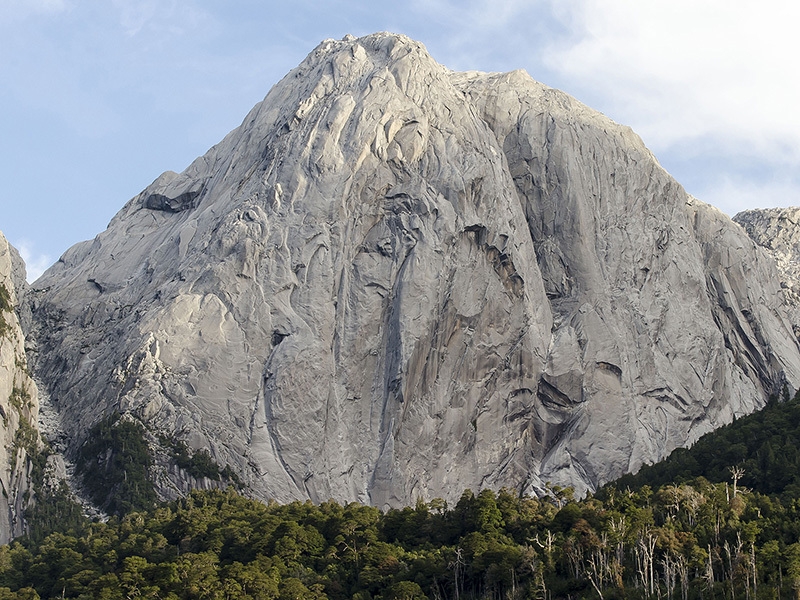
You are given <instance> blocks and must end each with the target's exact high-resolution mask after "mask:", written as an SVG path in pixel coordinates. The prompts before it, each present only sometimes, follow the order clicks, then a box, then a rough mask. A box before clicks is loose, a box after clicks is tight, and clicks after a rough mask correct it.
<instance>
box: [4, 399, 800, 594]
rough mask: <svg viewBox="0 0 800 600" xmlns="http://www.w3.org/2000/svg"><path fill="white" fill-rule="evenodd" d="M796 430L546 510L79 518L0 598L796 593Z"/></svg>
mask: <svg viewBox="0 0 800 600" xmlns="http://www.w3.org/2000/svg"><path fill="white" fill-rule="evenodd" d="M799 423H800V398H795V399H793V400H791V401H787V402H784V403H779V402H772V403H770V405H769V406H768V407H767V408H766V409H765V410H764V411H763V412H762V413H759V414H757V415H753V416H751V417H747V418H743V419H740V420H739V421H737V422H736V423H734V424H732V425H731V426H729V427H727V428H724V429H722V430H720V431H719V432H718V433H715V434H713V435H710V436H708V437H706V438H703V439H702V440H700V441H699V442H698V443H697V444H696V445H695V447H694V448H692V449H690V450H688V451H683V452H678V453H676V454H675V455H673V457H672V458H670V460H669V461H667V462H666V463H664V464H663V465H660V466H656V467H652V468H648V469H644V470H643V471H642V472H641V473H640V474H639V475H637V476H635V477H627V478H625V479H623V480H621V481H620V482H617V483H616V484H614V485H609V486H606V487H605V488H604V489H603V490H601V491H600V492H599V493H598V494H597V495H596V496H593V497H592V496H590V497H588V498H586V499H584V500H581V501H575V500H574V499H573V498H572V494H571V490H569V489H567V490H562V489H559V488H557V487H554V488H552V489H551V490H550V491H551V495H550V496H549V497H547V498H541V499H535V498H520V497H518V496H517V495H516V494H514V493H510V492H508V491H506V490H501V491H500V492H499V493H494V492H492V491H491V490H483V491H481V492H480V493H479V494H478V495H474V494H473V493H472V492H470V491H469V490H467V491H466V492H464V493H463V495H462V496H461V499H460V500H459V502H458V503H457V504H456V506H454V507H448V506H447V504H446V503H445V502H444V501H443V500H440V499H435V500H432V501H431V502H428V503H425V502H422V501H420V502H418V503H417V504H416V506H414V507H408V508H404V509H402V510H390V511H388V512H386V513H382V512H381V511H379V510H378V509H376V508H373V507H369V506H363V505H359V504H355V503H353V504H348V505H346V506H342V505H340V504H338V503H336V502H333V501H329V502H325V503H323V504H321V505H314V504H312V503H311V502H305V503H301V502H294V503H291V504H287V505H279V504H277V503H269V504H263V503H260V502H257V501H254V500H249V499H246V498H244V497H242V496H241V495H240V494H238V493H237V492H236V491H235V490H234V489H233V488H229V489H228V490H227V491H221V490H214V491H206V492H193V493H192V494H191V495H190V496H189V497H188V498H186V499H184V500H180V501H177V502H173V503H168V504H160V505H157V506H153V507H152V508H149V509H148V510H145V511H134V512H129V513H128V514H126V515H125V516H122V517H114V518H112V519H110V520H109V521H108V522H106V523H101V522H92V523H90V522H87V521H86V520H82V521H80V520H76V519H74V518H73V519H72V521H71V522H70V525H69V526H68V527H67V526H66V525H65V524H58V526H57V528H56V529H54V530H53V532H51V533H50V534H49V535H47V536H46V537H45V536H44V535H40V536H38V537H34V538H23V539H20V540H18V541H16V542H15V543H13V544H12V545H10V546H5V547H2V548H0V600H2V599H3V598H37V597H41V598H172V599H177V598H180V599H183V598H186V599H195V598H198V599H199V598H243V599H250V598H253V599H256V598H259V599H260V598H275V599H280V600H282V599H291V598H311V599H314V598H330V599H332V600H339V599H341V600H345V599H346V600H366V599H387V600H388V599H399V598H405V599H422V598H440V599H456V598H457V599H459V600H461V599H473V598H497V599H499V598H508V599H515V598H542V599H548V598H601V599H610V598H636V599H639V598H641V599H649V598H654V599H655V598H659V599H661V598H664V599H667V598H669V599H673V598H680V599H681V600H689V599H714V598H716V599H720V600H721V599H730V600H735V599H736V598H737V597H738V598H740V599H743V600H751V599H752V600H757V599H760V598H764V599H766V598H770V599H772V598H799V597H800V541H798V540H800V499H798V498H797V496H796V494H795V493H794V490H795V489H796V488H794V487H793V486H795V485H797V481H798V480H797V476H798V475H797V473H798V469H797V464H796V461H795V460H794V459H793V456H795V455H794V454H792V453H791V452H790V450H789V447H790V446H789V445H790V444H792V443H793V440H795V439H796V437H795V436H796V435H797V431H798V424H799ZM120 425H121V424H120V423H119V422H117V421H113V420H112V421H109V423H106V424H104V425H103V426H102V427H101V428H100V430H99V433H100V434H101V435H99V439H100V440H105V442H104V444H105V446H103V447H101V446H97V447H92V448H93V449H92V450H91V451H89V450H87V456H89V457H95V460H93V461H92V463H93V464H97V465H103V464H108V462H109V461H110V460H112V459H113V456H114V454H115V453H118V452H129V451H130V448H133V449H134V453H135V452H136V450H135V449H136V448H138V447H139V445H138V442H134V443H133V445H132V446H129V443H130V442H131V440H134V439H135V438H137V436H136V435H134V434H136V431H134V430H133V429H131V430H130V431H127V430H120V429H117V430H116V432H114V431H113V430H114V429H115V428H119V427H120ZM126 432H127V433H126ZM140 433H141V432H139V434H140ZM115 436H116V437H115ZM122 440H125V442H124V443H121V441H122ZM120 446H121V447H122V450H120V449H119V448H120ZM104 448H105V449H104ZM109 448H110V450H109ZM769 448H772V452H769V451H768V450H769ZM179 451H180V448H178V452H179ZM778 454H781V455H783V458H778V456H777V455H778ZM104 457H105V458H104ZM186 460H189V458H186ZM780 461H783V462H780ZM198 465H199V466H198V468H200V466H202V465H200V463H199V462H198ZM676 465H677V466H676ZM731 467H735V469H734V470H732V469H731ZM781 467H782V468H784V469H785V471H784V472H781V473H780V474H779V475H780V479H777V475H778V474H776V472H775V469H779V468H781ZM680 469H687V472H686V473H684V472H681V471H680ZM742 469H743V470H744V473H742V471H741V470H742ZM212 471H213V469H212ZM698 473H703V474H705V475H706V476H707V477H703V476H697V474H698ZM770 473H772V476H770V475H769V474H770ZM103 474H106V475H107V474H108V471H102V472H101V473H99V475H103ZM212 474H213V473H212ZM748 474H749V475H750V479H746V475H748ZM676 475H677V476H680V480H679V481H672V480H670V481H666V479H664V478H668V477H673V478H674V477H675V476H676ZM712 477H717V478H718V479H719V482H718V483H713V482H711V481H709V478H712ZM659 478H660V479H659ZM733 479H735V480H736V481H733ZM662 480H663V481H665V482H664V483H661V481H662ZM781 482H782V483H781ZM742 483H747V486H745V487H743V486H742V485H741V484H742ZM651 484H652V485H651ZM762 489H763V490H765V491H769V492H772V495H770V494H767V493H763V492H762V491H761V490H762ZM122 508H124V507H122ZM121 511H122V509H121ZM72 516H74V515H72Z"/></svg>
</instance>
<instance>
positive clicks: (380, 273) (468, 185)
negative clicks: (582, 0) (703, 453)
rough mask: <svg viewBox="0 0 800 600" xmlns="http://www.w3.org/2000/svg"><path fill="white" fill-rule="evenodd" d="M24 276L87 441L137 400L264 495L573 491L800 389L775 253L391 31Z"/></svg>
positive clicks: (523, 84)
mask: <svg viewBox="0 0 800 600" xmlns="http://www.w3.org/2000/svg"><path fill="white" fill-rule="evenodd" d="M35 287H36V288H37V289H36V291H35V293H34V295H35V298H34V303H33V304H34V317H35V323H34V330H35V331H36V335H37V338H38V344H39V352H38V355H37V356H38V358H37V364H36V370H37V373H38V375H39V376H40V377H41V378H42V379H43V380H44V381H46V382H47V384H48V387H49V391H50V394H51V397H52V398H53V400H54V401H55V402H56V404H57V406H58V407H59V410H60V411H61V415H62V418H63V419H64V421H65V423H66V424H67V427H68V428H69V429H70V430H72V431H74V432H76V436H75V440H76V441H75V443H76V444H78V443H80V440H81V432H85V431H86V429H88V428H89V427H90V426H91V425H92V424H93V423H95V422H96V421H97V420H98V419H99V418H101V416H102V414H103V413H108V412H109V411H111V410H115V409H116V410H120V411H123V412H130V413H133V414H135V415H136V416H137V417H138V418H140V419H141V420H142V421H143V422H145V423H146V425H147V426H148V427H149V428H150V429H151V430H152V431H160V432H164V433H167V434H170V435H177V436H178V437H180V438H181V439H183V440H185V441H186V442H187V443H188V444H189V445H190V446H192V447H193V448H208V449H209V451H210V452H211V453H212V455H213V456H214V458H215V459H216V460H217V461H218V462H219V463H220V465H229V466H231V467H232V468H233V469H234V470H236V471H237V472H238V473H239V474H240V476H241V478H242V480H243V481H244V482H245V483H246V484H247V485H248V486H249V489H250V490H251V492H252V493H253V494H254V495H256V496H259V497H262V498H266V497H272V498H275V499H278V500H290V499H295V498H311V499H312V500H325V499H327V498H329V497H333V498H335V499H337V500H341V501H351V500H358V501H363V502H370V503H372V504H375V505H378V506H381V507H384V506H397V505H400V504H407V503H410V502H413V501H414V500H415V499H416V498H418V497H423V498H431V497H436V496H439V497H443V498H445V499H448V500H454V499H457V498H458V496H459V495H460V493H461V491H462V490H463V489H464V488H467V487H469V488H472V489H475V490H477V489H479V488H481V487H485V486H491V487H495V488H497V487H500V486H509V487H513V488H517V489H519V490H521V491H524V492H533V493H535V492H537V491H541V490H542V489H543V488H544V486H545V484H546V483H547V482H553V483H557V484H561V485H574V486H576V488H577V489H578V491H585V490H587V489H594V488H595V486H597V485H598V484H599V483H602V482H604V481H607V480H609V479H610V478H613V477H616V476H618V475H621V474H623V473H625V472H627V471H630V470H635V469H637V468H638V466H639V465H641V464H642V463H643V462H652V461H655V460H658V459H660V458H662V457H664V456H665V455H666V454H667V453H669V452H670V451H671V450H672V449H673V448H675V447H676V446H681V445H685V444H687V443H690V442H692V441H693V440H695V439H696V438H697V437H699V436H700V435H702V434H703V433H705V432H707V431H709V430H711V429H713V428H714V427H717V426H719V425H721V424H723V423H726V422H728V421H730V420H731V419H732V418H733V417H734V416H735V415H738V414H744V413H747V412H750V411H752V410H754V409H756V408H758V407H760V406H762V405H763V403H764V402H765V399H766V396H767V395H768V394H769V393H771V392H773V391H774V390H776V389H779V388H780V387H781V386H782V385H783V384H784V382H788V383H789V385H790V386H792V387H797V386H798V385H800V352H798V342H797V339H796V338H795V336H794V334H793V333H792V330H791V326H790V324H789V322H788V318H787V313H786V310H785V307H784V302H785V300H784V297H783V293H782V291H781V288H780V285H779V283H778V278H777V274H776V271H775V267H774V265H773V264H772V262H771V261H770V260H769V259H768V258H767V257H766V256H765V255H764V254H763V253H761V252H759V251H757V250H756V248H755V246H754V244H753V242H751V241H750V240H749V238H748V237H747V235H746V234H745V233H744V231H742V230H741V229H740V228H739V227H738V226H736V225H734V224H733V223H732V222H731V221H730V220H729V219H728V218H727V217H725V216H724V215H723V214H721V213H720V212H718V211H717V210H715V209H714V208H712V207H709V206H707V205H704V204H702V203H701V202H698V201H696V200H693V199H692V198H690V197H689V196H687V194H686V193H685V192H684V191H683V189H682V188H681V187H680V186H679V185H678V184H677V183H676V182H675V181H674V180H673V179H672V178H671V177H670V176H669V175H668V174H667V173H666V172H665V171H664V170H663V169H662V168H661V167H660V166H659V165H658V164H657V162H656V160H655V159H654V157H653V156H652V155H651V154H650V152H649V151H647V149H646V148H645V147H644V146H643V144H642V143H641V141H640V140H639V139H638V137H636V136H635V135H634V134H633V133H632V132H631V131H630V130H629V129H628V128H625V127H621V126H619V125H617V124H615V123H613V122H612V121H610V120H608V119H607V118H605V117H604V116H602V115H600V114H599V113H596V112H594V111H591V110H590V109H588V108H586V107H584V106H582V105H580V104H579V103H578V102H576V101H575V100H573V99H571V98H570V97H568V96H566V95H565V94H563V93H561V92H558V91H556V90H552V89H550V88H547V87H545V86H543V85H540V84H538V83H536V82H535V81H533V80H532V79H531V78H530V77H529V76H528V75H526V74H525V73H523V72H514V73H509V74H503V75H496V74H482V73H454V72H451V71H449V70H447V69H445V68H444V67H442V66H440V65H438V64H437V63H436V62H435V61H434V60H433V59H432V58H431V57H430V56H429V55H428V54H427V52H426V51H425V49H424V47H423V46H422V45H421V44H419V43H416V42H413V41H411V40H409V39H407V38H404V37H402V36H396V35H392V34H376V35H372V36H368V37H365V38H361V39H354V38H351V37H348V38H345V39H344V40H342V41H326V42H323V43H322V44H321V45H320V46H319V47H318V48H317V49H316V50H314V51H313V52H312V53H311V54H310V55H309V56H308V58H307V59H306V60H305V61H304V62H303V63H302V64H301V65H300V66H299V67H297V68H296V69H295V70H293V71H292V72H290V73H289V74H288V75H287V76H286V77H285V78H284V79H283V80H282V81H281V82H280V83H278V84H277V85H276V86H275V87H274V88H273V89H272V90H271V91H270V93H269V95H268V96H267V97H266V99H265V100H264V101H263V102H262V103H260V104H259V105H257V106H256V107H255V108H254V109H253V110H252V111H251V113H250V114H249V115H248V116H247V117H246V118H245V120H244V122H243V123H242V125H241V126H240V127H239V128H238V129H236V130H234V131H233V132H231V133H230V134H229V135H228V136H227V137H226V138H225V139H224V140H223V141H222V142H221V143H220V144H218V145H217V146H215V147H214V148H212V149H211V150H209V152H208V153H207V154H206V155H205V156H203V157H201V158H199V159H197V160H196V161H195V162H194V163H192V165H191V166H190V167H189V168H188V169H187V170H186V171H184V172H183V173H181V174H175V173H165V174H164V175H162V176H161V177H159V178H158V179H157V180H156V181H155V182H154V183H153V184H152V185H151V186H150V187H149V188H147V189H146V190H144V191H143V192H142V193H141V194H140V195H138V196H137V197H135V198H133V199H132V200H131V201H130V202H128V204H127V205H126V206H125V207H124V208H123V209H122V210H121V211H120V212H119V213H118V214H117V216H116V217H115V218H114V219H113V220H112V222H111V223H110V224H109V227H108V229H107V230H106V231H105V232H103V233H101V234H100V235H98V236H97V237H96V238H95V239H94V240H93V241H89V242H84V243H82V244H78V245H77V246H75V247H73V248H71V249H70V250H69V251H68V252H67V253H65V254H64V256H63V257H62V258H61V259H60V260H59V262H58V263H57V264H56V265H54V266H53V267H52V268H51V269H50V270H48V271H47V272H46V273H45V274H44V275H43V276H42V278H40V279H39V280H38V281H37V282H36V284H35ZM162 476H164V477H168V478H169V477H170V475H169V473H166V474H162ZM173 479H174V478H173ZM173 483H174V482H173Z"/></svg>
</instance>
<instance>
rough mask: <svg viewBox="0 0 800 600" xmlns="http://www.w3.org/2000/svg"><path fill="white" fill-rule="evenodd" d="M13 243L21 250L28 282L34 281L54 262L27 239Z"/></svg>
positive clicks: (20, 253)
mask: <svg viewBox="0 0 800 600" xmlns="http://www.w3.org/2000/svg"><path fill="white" fill-rule="evenodd" d="M12 243H13V245H14V247H15V248H16V249H17V250H18V251H19V255H20V256H21V257H22V260H24V261H25V270H26V274H27V279H28V283H33V282H34V281H36V280H37V279H39V277H40V276H41V274H42V273H44V272H45V270H46V269H47V268H48V267H49V266H50V265H51V264H52V263H53V260H52V259H51V258H50V257H49V256H48V255H47V254H41V253H39V252H37V251H36V250H35V249H34V246H33V244H32V243H31V242H29V241H27V240H21V241H17V242H12Z"/></svg>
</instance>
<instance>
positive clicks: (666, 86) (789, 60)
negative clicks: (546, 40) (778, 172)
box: [545, 0, 800, 160]
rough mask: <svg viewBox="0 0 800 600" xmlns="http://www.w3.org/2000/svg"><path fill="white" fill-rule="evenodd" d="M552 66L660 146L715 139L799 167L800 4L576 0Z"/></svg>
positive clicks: (552, 51) (550, 57)
mask: <svg viewBox="0 0 800 600" xmlns="http://www.w3.org/2000/svg"><path fill="white" fill-rule="evenodd" d="M558 15H559V17H560V18H561V19H562V21H564V22H566V23H568V24H569V28H570V30H571V31H572V33H573V35H572V36H571V37H570V38H568V39H565V40H562V41H561V43H557V44H553V45H551V46H550V48H548V49H547V51H546V55H545V60H546V62H547V64H548V65H549V66H550V67H551V68H552V69H554V70H555V71H557V72H558V73H560V74H561V75H562V76H563V77H564V78H565V79H567V80H569V81H570V82H571V84H572V85H574V86H575V87H576V88H578V89H580V90H582V91H584V92H586V94H587V96H589V97H590V98H591V99H592V100H598V101H599V102H601V103H602V104H603V105H605V108H606V109H607V110H609V111H610V112H612V113H614V114H615V115H620V116H621V117H622V118H624V119H626V120H627V122H628V123H629V124H631V125H633V126H634V128H635V129H636V130H637V131H638V132H639V133H640V134H641V135H642V136H643V137H644V138H645V139H646V140H647V141H648V142H649V144H650V145H652V146H654V147H655V148H656V149H659V148H668V147H669V146H671V145H672V144H675V143H679V142H680V143H685V141H686V140H687V139H700V138H703V137H712V138H714V139H715V140H717V143H719V144H724V145H726V146H729V147H733V146H736V147H738V151H740V152H747V151H749V152H753V153H758V154H762V155H763V154H764V153H767V152H768V153H772V154H774V155H776V156H778V155H784V156H785V152H786V150H787V148H790V149H791V151H792V152H793V153H794V154H795V156H794V157H793V159H794V160H800V118H798V117H797V116H796V114H797V112H796V107H797V105H798V104H799V103H800V81H798V80H797V79H796V78H794V77H792V76H790V74H792V73H794V71H795V70H796V66H795V64H794V63H795V62H796V57H797V56H798V55H800V38H798V36H797V35H796V31H795V29H796V24H797V22H798V21H800V4H796V3H790V2H783V1H781V0H764V2H762V3H760V4H759V6H758V9H757V10H754V8H753V5H752V3H750V2H744V1H730V0H708V1H706V2H695V1H694V0H669V1H665V0H651V1H648V2H639V1H634V0H575V1H572V2H569V3H567V8H566V9H564V8H562V9H561V10H560V11H558Z"/></svg>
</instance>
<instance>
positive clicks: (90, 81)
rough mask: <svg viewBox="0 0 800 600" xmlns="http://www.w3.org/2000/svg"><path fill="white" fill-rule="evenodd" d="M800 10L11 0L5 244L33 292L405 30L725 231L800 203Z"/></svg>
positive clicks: (0, 151)
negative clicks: (535, 95)
mask: <svg viewBox="0 0 800 600" xmlns="http://www.w3.org/2000/svg"><path fill="white" fill-rule="evenodd" d="M798 22H800V3H790V2H784V1H777V0H761V1H759V2H758V3H756V2H752V1H747V2H745V1H739V0H725V1H722V0H704V1H703V2H697V1H696V0H693V1H688V0H670V1H662V0H648V1H647V2H643V1H642V0H495V1H489V0H485V1H478V0H474V1H462V2H457V1H454V0H426V1H422V0H419V1H416V0H411V1H408V2H399V1H398V2H391V3H389V2H374V1H373V2H366V1H362V0H351V1H344V0H343V1H336V0H332V1H329V2H310V1H307V0H296V1H295V2H272V1H266V2H258V1H255V0H226V1H225V2H222V1H219V0H217V1H211V0H0V177H2V181H3V185H2V186H1V188H0V230H2V231H3V232H4V233H5V235H6V237H7V238H8V239H9V240H10V241H11V242H12V243H13V244H14V245H15V246H17V247H18V248H19V249H20V250H21V251H22V252H23V255H24V256H25V258H26V260H27V261H28V263H29V271H30V276H31V277H35V276H37V274H38V273H40V272H41V270H42V269H43V268H44V267H46V266H48V265H49V264H50V263H52V262H54V261H55V260H57V258H58V257H59V256H60V254H61V253H63V252H64V251H65V250H66V249H67V248H68V247H69V246H70V245H72V244H74V243H76V242H78V241H81V240H84V239H90V238H92V237H94V236H95V235H96V234H97V233H99V232H100V231H102V230H103V229H104V228H105V227H106V225H107V223H108V221H109V220H110V219H111V217H112V216H113V215H114V213H116V211H117V210H119V209H120V208H121V207H122V205H123V204H124V203H125V202H126V201H127V200H128V199H130V198H131V197H132V196H134V195H136V194H137V193H138V192H139V191H141V190H142V189H143V188H144V187H145V186H147V185H148V184H149V183H150V182H151V181H152V180H153V179H155V178H156V177H157V176H158V175H159V174H160V173H161V172H163V171H165V170H168V169H169V170H174V171H181V170H183V169H184V168H185V167H187V166H188V165H189V163H190V162H191V161H192V160H193V159H194V158H195V157H197V156H199V155H201V154H203V153H204V152H205V151H206V150H207V149H208V148H209V147H210V146H212V145H213V144H215V143H217V142H218V141H219V140H221V139H222V137H223V136H224V135H225V134H226V133H227V132H228V131H230V130H231V129H233V128H234V127H236V126H237V125H239V123H240V122H241V121H242V119H243V118H244V116H245V114H246V113H247V112H248V110H249V109H250V108H251V107H252V106H253V105H254V104H255V103H256V102H258V101H259V100H261V99H262V98H263V97H264V96H265V95H266V93H267V92H268V91H269V89H270V87H271V86H272V85H273V84H274V83H276V82H277V81H278V80H279V79H280V78H281V77H283V75H285V74H286V72H288V71H289V70H290V69H291V68H293V67H294V66H296V65H297V64H298V63H299V62H300V61H301V60H302V59H303V58H304V57H305V56H306V55H307V54H308V53H309V52H310V51H311V50H312V49H313V48H314V47H315V46H316V45H317V44H318V43H319V42H320V41H321V40H323V39H325V38H341V37H342V36H344V35H345V34H347V33H351V34H353V35H356V36H358V35H365V34H368V33H372V32H375V31H383V30H388V31H395V32H399V33H404V34H406V35H408V36H410V37H412V38H415V39H418V40H420V41H422V42H423V43H424V44H425V45H426V46H427V48H428V50H429V51H430V53H431V54H432V55H433V57H434V58H435V59H437V60H438V61H439V62H440V63H442V64H444V65H446V66H448V67H450V68H451V69H457V70H467V69H478V70H484V71H508V70H513V69H518V68H524V69H526V70H527V71H528V72H529V73H530V74H531V75H532V76H533V77H534V78H535V79H537V80H539V81H541V82H543V83H545V84H548V85H551V86H553V87H557V88H560V89H562V90H564V91H566V92H568V93H570V94H572V95H573V96H575V97H577V98H578V99H579V100H581V101H583V102H585V103H586V104H588V105H590V106H591V107H593V108H596V109H598V110H601V111H602V112H604V113H606V114H607V115H609V116H610V117H611V118H613V119H614V120H616V121H618V122H620V123H624V124H627V125H630V126H631V127H633V129H634V130H635V131H636V132H637V133H638V134H639V135H641V136H642V138H643V139H644V141H645V143H646V144H647V145H648V146H649V147H650V149H651V150H653V152H654V153H655V154H656V156H657V157H658V158H659V160H660V161H661V163H662V164H663V165H664V166H665V167H666V168H667V170H669V171H670V172H671V173H672V174H673V175H674V176H675V177H676V178H677V179H678V181H680V182H681V183H682V184H683V185H684V186H685V187H686V188H687V190H688V191H689V192H690V193H692V194H693V195H695V196H697V197H698V198H700V199H701V200H704V201H706V202H709V203H711V204H714V205H715V206H717V207H719V208H720V209H722V210H723V211H724V212H726V213H728V214H729V215H733V214H734V213H736V212H738V211H739V210H743V209H745V208H750V207H766V206H787V205H796V204H800V169H798V167H799V166H800V110H798V108H797V107H798V106H800V81H798V78H797V66H796V62H797V59H798V57H800V41H798V36H797V35H796V32H795V31H793V29H794V28H796V26H797V23H798Z"/></svg>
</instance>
